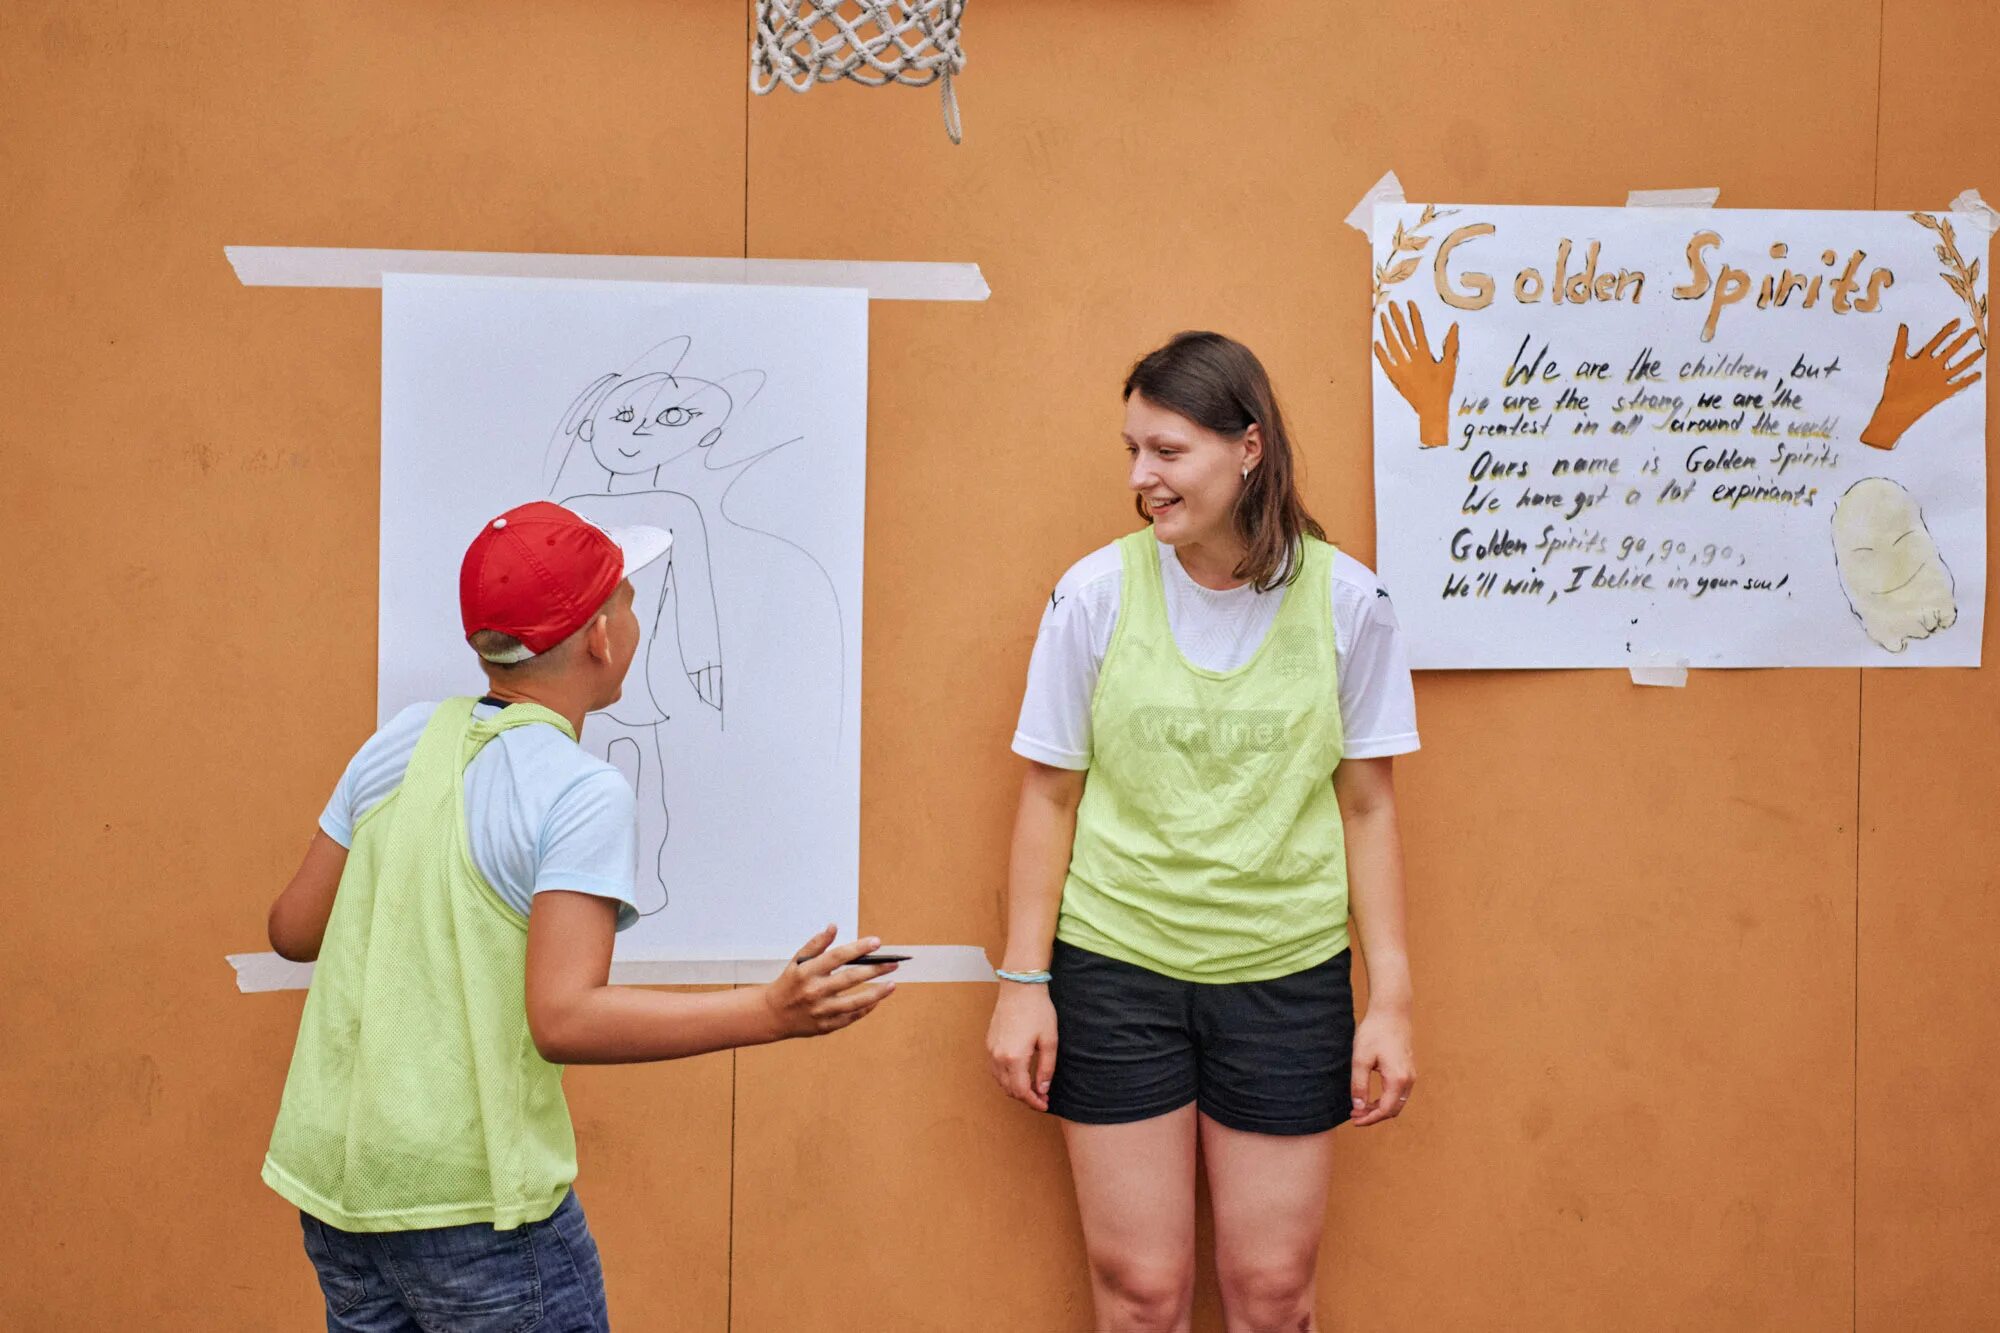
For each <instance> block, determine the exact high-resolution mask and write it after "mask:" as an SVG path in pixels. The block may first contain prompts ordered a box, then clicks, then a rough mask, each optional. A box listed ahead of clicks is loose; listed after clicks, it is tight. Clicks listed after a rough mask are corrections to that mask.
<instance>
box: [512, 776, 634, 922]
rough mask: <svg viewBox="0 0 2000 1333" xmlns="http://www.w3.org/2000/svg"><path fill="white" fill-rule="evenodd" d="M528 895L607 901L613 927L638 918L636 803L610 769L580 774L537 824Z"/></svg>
mask: <svg viewBox="0 0 2000 1333" xmlns="http://www.w3.org/2000/svg"><path fill="white" fill-rule="evenodd" d="M537 850H538V855H537V857H536V868H535V887H534V892H536V893H546V892H548V891H549V890H551V889H561V890H564V891H565V892H569V893H587V894H590V895H592V896H593V897H597V898H610V899H613V900H614V901H616V902H617V904H618V929H620V930H624V929H625V928H626V927H628V926H630V925H632V924H633V923H634V922H636V921H637V920H638V919H639V896H638V892H637V890H636V889H635V888H634V880H635V879H636V878H637V875H638V868H639V805H638V801H637V799H636V798H635V797H634V796H633V795H632V787H631V784H629V783H628V782H626V781H625V778H624V776H623V775H622V774H620V773H619V772H618V771H617V770H616V769H602V770H599V771H597V772H594V773H590V774H587V775H585V776H584V777H581V778H578V779H577V780H576V781H575V782H572V783H571V784H570V785H569V786H568V787H566V788H564V789H563V793H562V795H560V796H558V797H557V798H556V800H555V803H554V804H553V805H551V806H550V807H549V813H548V817H547V818H546V819H544V820H543V821H542V834H541V842H540V846H539V848H538V849H537Z"/></svg>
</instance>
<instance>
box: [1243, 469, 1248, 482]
mask: <svg viewBox="0 0 2000 1333" xmlns="http://www.w3.org/2000/svg"><path fill="white" fill-rule="evenodd" d="M1243 480H1245V481H1248V480H1250V469H1249V468H1247V467H1246V468H1244V469H1243Z"/></svg>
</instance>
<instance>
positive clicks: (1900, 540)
mask: <svg viewBox="0 0 2000 1333" xmlns="http://www.w3.org/2000/svg"><path fill="white" fill-rule="evenodd" d="M1916 535H1917V530H1916V529H1915V528H1911V529H1910V530H1909V531H1908V532H1906V533H1904V534H1903V536H1902V537H1898V538H1896V540H1895V541H1893V542H1890V543H1889V544H1890V545H1891V546H1901V545H1902V544H1903V540H1904V538H1907V537H1914V536H1916Z"/></svg>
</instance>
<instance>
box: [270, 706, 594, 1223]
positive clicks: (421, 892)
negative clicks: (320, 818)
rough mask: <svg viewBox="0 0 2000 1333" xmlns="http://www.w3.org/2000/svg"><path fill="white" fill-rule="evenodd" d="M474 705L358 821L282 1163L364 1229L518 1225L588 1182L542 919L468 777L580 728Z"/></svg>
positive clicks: (275, 1158) (302, 1041)
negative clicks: (479, 852)
mask: <svg viewBox="0 0 2000 1333" xmlns="http://www.w3.org/2000/svg"><path fill="white" fill-rule="evenodd" d="M472 709H473V701H472V700H471V699H451V700H447V701H446V702H445V703H443V704H440V705H439V706H438V710H437V712H436V714H434V715H433V716H432V718H431V720H430V724H429V725H428V726H427V727H426V728H425V729H424V733H423V737H422V739H421V740H419V741H418V742H417V748H416V753H415V754H413V755H412V756H411V758H410V766H409V769H408V771H407V772H406V773H405V774H404V777H403V782H402V785H401V786H399V787H398V788H397V789H396V790H395V791H394V792H393V793H392V794H391V795H390V796H389V797H388V799H387V800H385V801H383V802H382V803H381V804H380V805H378V806H376V807H375V808H374V809H373V810H371V811H369V812H368V813H367V814H366V815H365V816H363V817H362V819H361V820H360V822H359V823H358V824H356V826H355V829H354V846H353V847H352V848H351V849H349V851H348V856H347V868H346V870H345V871H344V872H343V873H342V875H341V878H340V890H339V892H338V893H337V894H335V896H334V902H333V914H332V916H331V917H330V918H329V919H328V921H327V927H326V936H325V940H324V942H323V943H322V945H321V948H320V955H319V962H318V964H317V965H316V966H315V967H314V969H313V980H312V989H311V991H310V992H309V993H308V994H307V996H306V1007H305V1015H304V1017H303V1018H302V1019H301V1020H300V1023H299V1039H298V1045H297V1046H296V1047H295V1048H294V1050H293V1052H292V1067H291V1073H290V1074H289V1075H288V1076H287V1078H286V1080H285V1095H284V1100H283V1103H282V1104H281V1106H280V1107H279V1110H278V1123H277V1127H276V1128H275V1129H274V1130H273V1131H272V1133H271V1151H270V1154H269V1155H268V1156H267V1157H266V1158H265V1159H264V1182H265V1183H266V1184H268V1185H269V1186H270V1187H271V1188H272V1189H274V1190H276V1191H277V1192H278V1193H279V1194H281V1195H283V1196H284V1197H285V1198H286V1199H288V1200H290V1201H291V1202H292V1203H294V1204H297V1205H298V1206H299V1207H300V1208H301V1209H303V1210H304V1211H305V1212H307V1213H310V1214H312V1215H313V1216H314V1217H317V1218H318V1219H320V1220H321V1221H322V1222H325V1223H327V1224H329V1225H331V1226H336V1227H340V1228H341V1229H343V1230H346V1231H409V1230H416V1229H419V1228H424V1227H442V1226H456V1225H460V1224H463V1223H468V1222H490V1223H491V1224H492V1225H493V1226H494V1227H495V1228H496V1229H498V1230H502V1231H505V1230H510V1229H512V1228H514V1227H517V1226H520V1225H521V1224H522V1223H524V1222H538V1221H540V1220H542V1219H543V1218H545V1217H547V1216H548V1215H549V1214H550V1213H552V1212H554V1211H555V1209H556V1206H557V1205H558V1204H560V1203H561V1202H562V1200H563V1196H564V1195H565V1194H566V1193H567V1192H568V1190H569V1186H570V1183H571V1182H572V1181H573V1180H575V1179H576V1140H575V1137H574V1135H573V1133H572V1131H571V1128H570V1120H569V1107H568V1105H567V1104H566V1103H565V1102H564V1100H563V1092H562V1069H561V1068H560V1067H559V1066H556V1065H552V1064H550V1063H549V1062H548V1061H546V1060H544V1059H542V1057H541V1054H540V1052H538V1051H537V1050H536V1049H535V1043H534V1041H533V1040H532V1039H531V1038H530V1037H529V1035H528V1015H527V1005H526V994H525V992H526V963H527V952H528V923H527V921H526V919H525V918H523V917H522V916H521V914H520V913H519V912H517V911H515V910H514V909H513V908H511V907H509V906H507V905H506V904H505V903H504V902H502V901H501V900H500V898H499V897H498V896H497V895H496V894H495V893H494V892H493V889H492V888H491V887H490V886H489V885H488V884H487V883H486V880H485V878H484V877H483V876H482V875H481V874H480V873H479V870H478V868H477V867H476V866H475V865H474V864H473V861H472V853H471V849H470V847H469V845H468V844H467V841H466V831H465V767H466V765H467V764H469V763H471V762H472V758H473V756H474V755H476V754H478V753H479V751H480V750H481V749H482V748H483V747H484V746H485V745H486V743H487V742H488V741H490V740H492V739H493V738H494V737H495V736H498V735H499V734H500V733H501V732H503V731H507V730H510V729H511V728H514V727H520V726H535V725H549V726H555V727H559V728H561V729H562V731H563V733H564V734H565V735H567V736H569V737H570V738H571V739H575V735H576V733H575V732H574V731H573V730H572V729H571V728H570V725H569V723H568V722H567V721H565V720H564V719H563V718H561V717H559V716H558V715H556V714H555V713H553V712H551V711H550V710H548V709H546V708H542V707H540V706H538V705H535V704H515V705H513V706H512V707H510V708H508V709H506V710H505V711H503V712H501V713H500V714H499V715H498V716H497V717H493V718H491V719H488V720H486V721H479V720H476V719H475V718H474V717H473V715H472Z"/></svg>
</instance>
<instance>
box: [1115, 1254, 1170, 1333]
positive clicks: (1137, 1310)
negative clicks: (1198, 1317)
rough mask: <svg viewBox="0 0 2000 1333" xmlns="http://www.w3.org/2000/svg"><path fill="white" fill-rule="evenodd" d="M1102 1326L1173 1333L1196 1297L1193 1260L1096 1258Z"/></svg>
mask: <svg viewBox="0 0 2000 1333" xmlns="http://www.w3.org/2000/svg"><path fill="white" fill-rule="evenodd" d="M1090 1268H1091V1276H1092V1277H1093V1278H1095V1279H1096V1287H1097V1293H1098V1300H1099V1303H1100V1304H1108V1305H1109V1306H1110V1308H1109V1309H1100V1310H1099V1311H1098V1312H1097V1313H1098V1322H1099V1324H1100V1325H1102V1326H1104V1327H1107V1328H1113V1329H1120V1330H1126V1329H1130V1330H1134V1331H1135V1333H1136V1330H1140V1329H1163V1330H1171V1329H1174V1328H1176V1327H1178V1326H1179V1325H1180V1322H1181V1321H1182V1320H1183V1319H1184V1318H1185V1317H1186V1315H1187V1311H1188V1306H1189V1305H1190V1303H1191V1301H1192V1299H1193V1295H1194V1256H1193V1255H1192V1254H1190V1255H1187V1256H1186V1257H1185V1258H1181V1257H1173V1258H1160V1257H1149V1258H1139V1257H1134V1256H1129V1255H1117V1256H1104V1255H1094V1256H1092V1258H1091V1262H1090Z"/></svg>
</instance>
